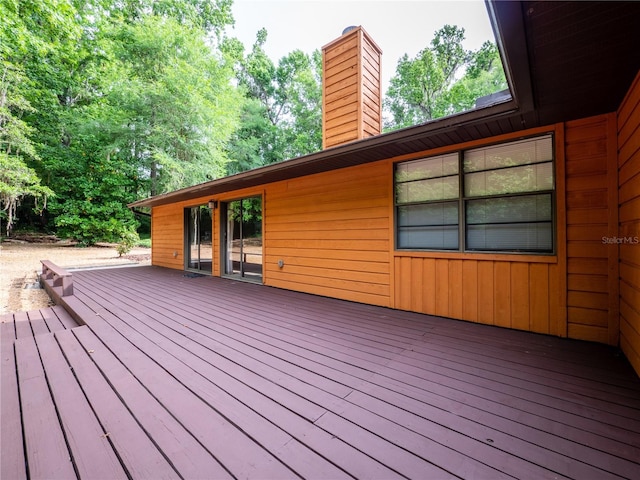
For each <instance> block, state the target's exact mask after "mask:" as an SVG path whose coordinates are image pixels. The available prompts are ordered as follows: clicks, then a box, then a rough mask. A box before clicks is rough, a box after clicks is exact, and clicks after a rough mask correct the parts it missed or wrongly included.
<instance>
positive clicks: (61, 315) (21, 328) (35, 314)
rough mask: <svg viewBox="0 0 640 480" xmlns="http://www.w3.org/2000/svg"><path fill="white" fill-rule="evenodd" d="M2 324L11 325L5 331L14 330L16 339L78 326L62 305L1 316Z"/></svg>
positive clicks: (0, 321)
mask: <svg viewBox="0 0 640 480" xmlns="http://www.w3.org/2000/svg"><path fill="white" fill-rule="evenodd" d="M0 323H3V324H10V325H11V327H10V328H5V330H6V331H7V332H8V331H9V330H13V332H14V338H25V337H34V336H36V335H45V334H48V333H52V332H59V331H61V330H67V329H70V328H75V327H77V326H78V322H76V321H75V320H74V319H73V317H72V316H71V315H70V314H69V312H67V310H65V309H64V307H62V306H60V305H56V306H53V307H47V308H41V309H38V310H30V311H28V312H14V313H5V314H3V315H2V316H0Z"/></svg>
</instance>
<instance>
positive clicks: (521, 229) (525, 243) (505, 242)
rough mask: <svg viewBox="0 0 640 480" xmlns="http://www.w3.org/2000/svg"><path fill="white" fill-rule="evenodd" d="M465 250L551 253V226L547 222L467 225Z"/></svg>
mask: <svg viewBox="0 0 640 480" xmlns="http://www.w3.org/2000/svg"><path fill="white" fill-rule="evenodd" d="M467 249H468V250H510V251H530V252H551V251H552V250H553V234H552V224H551V222H547V223H516V224H490V225H469V226H468V227H467Z"/></svg>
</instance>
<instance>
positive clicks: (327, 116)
mask: <svg viewBox="0 0 640 480" xmlns="http://www.w3.org/2000/svg"><path fill="white" fill-rule="evenodd" d="M381 55H382V51H381V50H380V48H379V47H378V46H377V45H376V44H375V42H374V41H373V40H372V39H371V37H369V34H367V32H365V30H364V29H363V28H362V27H348V28H346V29H345V30H344V32H342V36H341V37H339V38H337V39H336V40H334V41H333V42H331V43H329V44H327V45H325V46H324V47H323V48H322V148H323V149H324V148H329V147H333V146H336V145H341V144H343V143H348V142H351V141H354V140H360V139H362V138H366V137H371V136H374V135H379V134H380V133H381V132H382V95H381V89H382V86H381V73H380V67H381V62H380V57H381Z"/></svg>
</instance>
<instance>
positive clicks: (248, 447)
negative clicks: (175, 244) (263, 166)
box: [0, 267, 640, 479]
mask: <svg viewBox="0 0 640 480" xmlns="http://www.w3.org/2000/svg"><path fill="white" fill-rule="evenodd" d="M73 285H74V295H72V296H68V297H64V302H65V303H66V304H67V308H70V309H72V310H73V311H74V314H75V315H77V316H78V317H79V318H80V319H81V320H82V321H83V322H84V323H85V325H83V326H78V327H75V328H72V327H73V326H74V325H73V324H72V323H70V322H69V323H68V324H64V325H62V322H60V324H61V325H62V327H59V326H55V327H54V328H52V327H50V326H49V321H48V319H47V318H42V321H40V320H39V319H38V318H37V315H35V314H34V315H31V314H30V315H27V317H28V318H29V320H30V317H32V316H33V317H34V320H31V321H30V322H26V321H25V314H17V315H16V316H15V318H14V316H5V317H3V318H2V320H3V323H2V330H1V333H2V385H1V387H2V425H1V428H2V445H1V453H2V457H1V472H0V473H1V478H2V479H5V478H6V479H18V478H64V479H67V478H88V479H93V478H109V479H115V478H127V477H129V478H149V479H159V478H199V479H218V478H268V479H283V478H295V477H302V478H314V479H315V478H327V479H338V478H349V477H351V478H384V479H390V478H415V479H431V478H435V479H440V478H473V479H476V478H489V479H497V478H526V479H529V478H536V479H537V478H564V477H567V478H576V479H604V478H636V479H637V478H640V381H639V380H638V377H637V376H636V375H635V374H634V373H633V371H632V370H631V368H630V367H629V365H628V363H627V362H626V360H625V359H624V357H622V356H621V355H620V354H619V352H618V351H617V350H614V349H610V348H608V347H606V346H603V345H596V344H588V343H582V342H576V341H568V340H563V339H558V338H553V337H547V336H540V335H535V334H529V333H524V332H517V331H513V330H504V329H499V328H494V327H488V326H483V325H477V324H471V323H465V322H457V321H452V320H448V319H441V318H435V317H430V316H424V315H418V314H413V313H408V312H400V311H394V310H388V309H384V308H379V307H372V306H367V305H361V304H354V303H349V302H344V301H339V300H334V299H328V298H323V297H316V296H311V295H305V294H299V293H295V292H290V291H285V290H278V289H274V288H269V287H265V286H261V285H255V284H249V283H241V282H236V281H231V280H225V279H220V278H212V277H193V276H185V274H184V272H179V271H173V270H167V269H161V268H157V267H136V268H119V269H109V270H94V271H81V272H74V273H73ZM52 311H54V312H59V311H60V310H59V307H55V308H54V309H53V310H52ZM41 315H42V314H41ZM45 315H49V312H48V311H47V312H46V313H45ZM61 315H62V316H64V315H63V314H61ZM65 318H66V317H65ZM67 320H68V319H67ZM43 323H44V324H45V325H44V326H43ZM51 324H52V325H54V322H53V321H52V322H51ZM45 327H46V328H45ZM64 327H67V328H64Z"/></svg>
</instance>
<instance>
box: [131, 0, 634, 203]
mask: <svg viewBox="0 0 640 480" xmlns="http://www.w3.org/2000/svg"><path fill="white" fill-rule="evenodd" d="M487 9H488V12H489V16H490V18H491V21H492V24H493V27H494V29H495V33H496V38H497V39H498V45H499V48H500V51H501V55H502V56H503V63H504V65H505V67H506V69H507V77H508V81H509V84H510V88H511V92H512V98H510V99H509V100H507V101H502V102H500V103H497V104H493V105H488V106H486V107H483V108H478V109H474V110H471V111H468V112H464V113H460V114H457V115H452V116H449V117H445V118H442V119H437V120H433V121H430V122H428V123H425V124H422V125H417V126H414V127H409V128H405V129H402V130H397V131H394V132H390V133H386V134H382V135H378V136H375V137H369V138H366V139H363V140H358V141H355V142H352V143H348V144H345V145H340V146H336V147H332V148H329V149H326V150H323V151H320V152H317V153H313V154H310V155H305V156H302V157H298V158H294V159H291V160H286V161H283V162H279V163H275V164H272V165H267V166H264V167H260V168H256V169H253V170H249V171H246V172H242V173H239V174H236V175H231V176H228V177H224V178H220V179H217V180H212V181H210V182H206V183H203V184H200V185H195V186H193V187H188V188H184V189H181V190H177V191H174V192H170V193H167V194H163V195H158V196H155V197H151V198H148V199H145V200H140V201H137V202H134V203H132V204H130V205H129V206H130V207H143V206H144V207H153V206H158V205H164V204H168V203H174V202H180V201H186V200H190V199H195V198H198V197H203V196H215V195H218V194H221V193H225V192H230V191H233V190H239V189H243V188H249V187H256V186H259V185H265V184H267V183H272V182H277V181H282V180H287V179H291V178H296V177H301V176H305V175H311V174H315V173H321V172H325V171H330V170H336V169H339V168H346V167H350V166H355V165H362V164H366V163H370V162H375V161H378V160H383V159H388V158H394V157H398V156H402V155H407V154H411V153H416V152H421V151H425V150H430V149H434V148H439V147H445V146H448V145H455V144H459V143H464V142H468V141H472V140H480V139H483V138H488V137H491V136H496V135H500V134H505V133H512V132H516V131H520V130H524V129H527V128H534V127H539V126H543V125H551V124H553V123H556V122H562V121H568V120H573V119H577V118H584V117H588V116H592V115H598V114H602V113H608V112H612V111H615V110H616V109H617V107H618V106H619V105H620V102H621V101H622V99H623V97H624V95H625V93H626V91H627V90H628V88H629V87H630V85H631V83H632V81H633V79H634V78H635V76H636V75H637V73H638V70H639V69H640V49H639V48H637V45H640V28H638V25H637V19H638V18H640V2H615V1H613V2H608V1H600V2H591V1H585V2H576V1H563V2H552V1H525V2H512V1H496V0H489V1H487ZM614 72H615V74H614Z"/></svg>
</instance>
